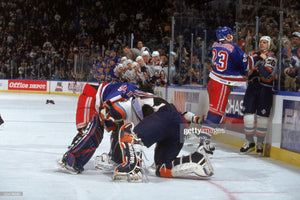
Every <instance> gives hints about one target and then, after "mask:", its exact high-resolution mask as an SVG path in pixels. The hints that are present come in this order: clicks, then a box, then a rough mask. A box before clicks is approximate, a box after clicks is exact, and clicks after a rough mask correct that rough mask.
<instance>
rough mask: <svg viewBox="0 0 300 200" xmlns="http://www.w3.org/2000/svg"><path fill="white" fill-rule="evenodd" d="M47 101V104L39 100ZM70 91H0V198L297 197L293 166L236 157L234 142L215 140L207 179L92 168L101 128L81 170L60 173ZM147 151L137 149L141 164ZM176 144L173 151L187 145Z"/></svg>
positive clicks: (299, 181) (70, 124) (70, 122)
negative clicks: (140, 178) (122, 176)
mask: <svg viewBox="0 0 300 200" xmlns="http://www.w3.org/2000/svg"><path fill="white" fill-rule="evenodd" d="M47 99H53V100H54V101H55V104H54V105H53V104H46V100H47ZM76 104H77V97H73V96H59V95H45V94H44V95H41V94H17V93H0V114H1V116H2V117H3V119H4V121H5V123H4V124H3V125H1V126H0V200H2V199H5V200H6V199H7V200H13V199H14V200H15V199H17V200H19V199H22V200H23V199H28V200H62V199H66V200H91V199H97V200H107V199H113V200H115V199H120V200H123V199H128V200H129V199H130V200H133V199H142V200H144V199H146V200H154V199H164V200H171V199H189V200H193V199H195V200H196V199H205V200H210V199H216V200H227V199H228V200H253V199H262V200H298V199H299V198H300V197H299V196H300V192H299V191H300V168H297V167H293V166H290V165H287V164H284V163H282V162H279V161H275V160H273V159H270V158H265V157H259V156H257V155H240V154H238V151H239V150H238V148H235V147H230V146H226V145H224V144H216V145H217V146H216V147H217V148H216V151H215V154H214V157H213V159H212V160H211V161H212V163H213V166H214V169H215V174H214V175H213V176H212V177H211V178H209V179H201V178H195V177H192V176H191V177H190V179H167V178H159V177H155V176H153V175H150V174H149V175H148V179H149V181H148V182H143V183H128V182H116V181H113V180H112V173H111V172H105V173H104V172H102V171H100V170H96V169H94V164H93V160H94V157H95V155H100V154H101V153H103V152H108V150H109V136H110V135H109V134H106V135H105V136H104V139H103V141H102V143H101V145H100V147H99V148H98V149H97V151H96V153H95V154H94V156H93V158H92V159H91V160H90V162H89V163H88V164H87V165H86V166H85V171H84V172H83V173H82V174H79V175H72V174H67V173H62V172H61V171H59V170H57V168H56V162H57V161H58V160H59V159H60V158H61V157H62V155H63V153H64V152H65V151H66V149H67V146H68V145H69V144H70V143H71V141H72V139H73V137H74V136H75V134H76V127H75V111H76ZM153 149H154V147H151V148H149V149H146V148H145V149H144V151H145V153H146V156H147V158H148V159H149V160H148V161H146V164H147V165H148V166H150V165H151V164H152V162H153ZM195 149H196V146H186V145H185V146H184V148H183V149H182V152H181V154H182V155H187V154H189V153H190V152H193V151H195Z"/></svg>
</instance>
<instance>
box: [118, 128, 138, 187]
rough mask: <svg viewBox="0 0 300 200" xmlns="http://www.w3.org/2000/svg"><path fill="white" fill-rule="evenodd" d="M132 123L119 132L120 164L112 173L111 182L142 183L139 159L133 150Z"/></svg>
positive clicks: (134, 137) (134, 136) (133, 135)
mask: <svg viewBox="0 0 300 200" xmlns="http://www.w3.org/2000/svg"><path fill="white" fill-rule="evenodd" d="M133 128H134V125H133V123H127V124H124V125H123V126H122V127H121V129H120V132H119V145H120V149H121V152H122V161H123V162H122V163H121V164H119V165H118V166H117V167H116V168H115V170H114V173H113V180H127V181H142V179H143V174H142V170H141V167H140V159H139V156H137V152H136V150H135V148H134V143H135V142H136V141H135V140H136V139H137V137H136V135H135V134H134V132H133Z"/></svg>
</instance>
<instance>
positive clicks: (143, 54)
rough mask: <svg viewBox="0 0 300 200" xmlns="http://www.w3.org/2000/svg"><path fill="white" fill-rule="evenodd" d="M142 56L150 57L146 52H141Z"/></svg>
mask: <svg viewBox="0 0 300 200" xmlns="http://www.w3.org/2000/svg"><path fill="white" fill-rule="evenodd" d="M142 56H150V54H149V52H148V51H143V52H142Z"/></svg>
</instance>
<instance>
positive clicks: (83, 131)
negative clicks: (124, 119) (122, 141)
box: [59, 83, 138, 173]
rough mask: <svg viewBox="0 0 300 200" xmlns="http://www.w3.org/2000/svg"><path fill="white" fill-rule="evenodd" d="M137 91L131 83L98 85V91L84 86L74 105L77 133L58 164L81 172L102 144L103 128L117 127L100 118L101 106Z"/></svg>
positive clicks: (127, 96)
mask: <svg viewBox="0 0 300 200" xmlns="http://www.w3.org/2000/svg"><path fill="white" fill-rule="evenodd" d="M137 89H138V88H137V87H136V86H135V85H133V84H132V83H102V84H100V85H99V87H98V88H97V86H92V85H89V84H86V86H85V87H84V90H83V93H82V95H80V97H79V99H78V105H77V113H76V126H77V129H78V134H77V135H76V137H75V138H74V139H73V142H72V144H71V146H70V147H69V149H68V151H67V152H66V153H65V154H64V156H63V158H62V160H61V162H60V163H59V164H60V165H61V166H62V167H65V168H66V169H68V170H70V171H72V172H74V173H80V172H81V171H83V166H84V165H85V164H86V163H87V162H88V161H89V159H90V158H91V157H92V155H93V154H94V152H95V150H96V148H97V147H98V146H99V144H100V143H101V141H102V138H103V133H104V128H105V129H106V130H107V131H112V130H116V129H117V128H118V127H117V126H118V124H117V123H116V121H112V120H111V119H110V118H108V117H103V114H102V113H101V111H103V108H104V104H105V103H106V102H107V101H109V102H110V103H115V102H118V101H124V100H126V99H129V98H130V97H131V96H132V95H133V94H134V93H135V92H138V91H137ZM123 114H124V113H123ZM104 118H105V119H104Z"/></svg>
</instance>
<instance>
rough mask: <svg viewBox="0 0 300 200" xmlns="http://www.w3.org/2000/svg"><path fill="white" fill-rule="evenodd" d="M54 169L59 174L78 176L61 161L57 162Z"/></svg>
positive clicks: (76, 172)
mask: <svg viewBox="0 0 300 200" xmlns="http://www.w3.org/2000/svg"><path fill="white" fill-rule="evenodd" d="M56 169H57V170H58V171H60V172H63V173H68V174H73V175H75V174H79V172H78V171H76V170H74V169H73V168H71V167H68V166H67V165H65V164H64V163H63V162H61V161H58V162H57V165H56Z"/></svg>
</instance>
